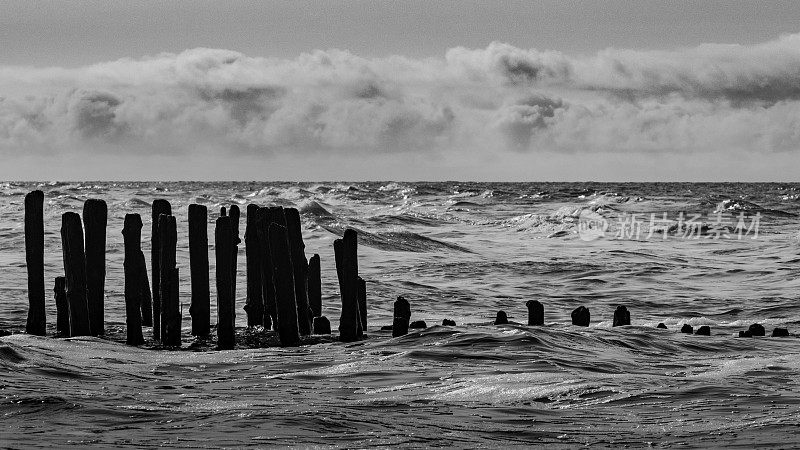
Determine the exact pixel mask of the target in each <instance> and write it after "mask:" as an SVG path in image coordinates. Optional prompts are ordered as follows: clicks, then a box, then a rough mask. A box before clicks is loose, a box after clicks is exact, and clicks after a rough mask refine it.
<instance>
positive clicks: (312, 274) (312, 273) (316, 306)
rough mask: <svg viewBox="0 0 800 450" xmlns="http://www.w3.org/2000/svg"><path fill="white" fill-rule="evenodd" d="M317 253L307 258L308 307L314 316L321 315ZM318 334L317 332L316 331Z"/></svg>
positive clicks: (320, 289) (320, 279) (319, 272)
mask: <svg viewBox="0 0 800 450" xmlns="http://www.w3.org/2000/svg"><path fill="white" fill-rule="evenodd" d="M321 274H322V271H321V268H320V260H319V255H318V254H316V253H315V254H314V256H312V257H311V259H309V260H308V283H307V286H308V307H309V309H311V315H312V316H314V317H321V316H322V278H321ZM317 334H319V333H317Z"/></svg>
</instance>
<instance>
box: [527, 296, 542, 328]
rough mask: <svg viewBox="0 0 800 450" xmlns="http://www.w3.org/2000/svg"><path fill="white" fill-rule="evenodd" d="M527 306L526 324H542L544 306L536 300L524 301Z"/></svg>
mask: <svg viewBox="0 0 800 450" xmlns="http://www.w3.org/2000/svg"><path fill="white" fill-rule="evenodd" d="M525 306H527V307H528V325H544V306H543V305H542V304H541V303H540V302H539V301H538V300H528V301H527V302H525Z"/></svg>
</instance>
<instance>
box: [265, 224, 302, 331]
mask: <svg viewBox="0 0 800 450" xmlns="http://www.w3.org/2000/svg"><path fill="white" fill-rule="evenodd" d="M269 247H270V252H271V255H270V256H271V257H272V267H273V270H274V273H273V279H274V281H275V300H276V303H277V307H278V324H277V330H278V338H279V339H280V341H281V345H283V346H293V345H298V344H300V330H299V327H298V324H297V303H296V302H295V292H294V286H295V284H294V270H293V266H292V256H291V252H290V250H289V234H288V232H287V230H286V227H283V226H281V225H278V224H276V223H271V224H270V225H269Z"/></svg>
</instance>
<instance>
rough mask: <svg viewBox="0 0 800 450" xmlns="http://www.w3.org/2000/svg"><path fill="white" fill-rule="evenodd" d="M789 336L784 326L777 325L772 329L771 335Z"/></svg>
mask: <svg viewBox="0 0 800 450" xmlns="http://www.w3.org/2000/svg"><path fill="white" fill-rule="evenodd" d="M787 336H789V330H787V329H786V328H780V327H777V328H775V329H774V330H772V337H787Z"/></svg>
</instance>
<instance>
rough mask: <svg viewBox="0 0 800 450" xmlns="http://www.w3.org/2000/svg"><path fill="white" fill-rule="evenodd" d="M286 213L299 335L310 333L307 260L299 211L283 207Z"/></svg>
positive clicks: (310, 318)
mask: <svg viewBox="0 0 800 450" xmlns="http://www.w3.org/2000/svg"><path fill="white" fill-rule="evenodd" d="M284 214H285V215H286V231H287V233H288V234H289V251H290V252H291V254H292V271H293V275H294V297H295V301H296V302H297V325H298V327H299V328H300V335H301V336H308V335H310V334H311V320H312V317H311V313H310V312H309V309H308V286H307V285H306V283H307V280H308V261H307V260H306V254H305V248H306V245H305V244H304V243H303V232H302V230H301V228H300V212H299V211H298V210H297V208H286V209H284Z"/></svg>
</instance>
